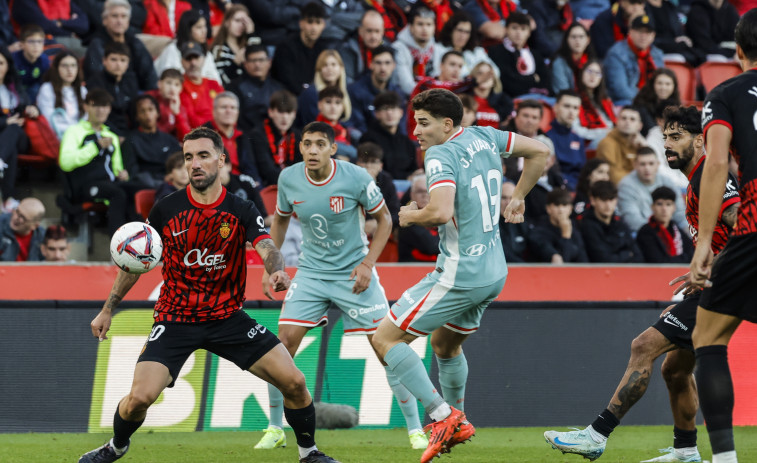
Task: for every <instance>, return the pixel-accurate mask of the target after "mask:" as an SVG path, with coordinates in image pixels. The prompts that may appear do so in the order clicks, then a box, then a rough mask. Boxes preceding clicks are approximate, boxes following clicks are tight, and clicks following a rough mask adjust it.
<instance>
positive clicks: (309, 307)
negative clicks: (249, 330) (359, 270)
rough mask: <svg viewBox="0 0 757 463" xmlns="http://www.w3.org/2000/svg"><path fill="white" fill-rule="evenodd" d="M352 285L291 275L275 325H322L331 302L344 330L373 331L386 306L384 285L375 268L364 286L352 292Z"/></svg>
mask: <svg viewBox="0 0 757 463" xmlns="http://www.w3.org/2000/svg"><path fill="white" fill-rule="evenodd" d="M354 285H355V280H319V279H315V278H312V277H302V278H298V276H297V275H295V277H294V280H292V285H291V286H290V287H289V290H288V291H287V293H286V296H285V297H284V304H283V306H282V308H281V315H280V316H279V325H297V326H305V327H307V328H315V327H316V326H325V325H326V324H328V310H329V306H330V305H331V303H332V302H333V303H334V304H336V305H337V307H339V308H340V309H341V310H342V320H343V321H344V334H347V335H350V334H373V333H374V332H375V331H376V328H378V326H379V323H381V320H383V319H384V317H385V316H386V312H387V311H388V310H389V302H387V300H386V294H384V288H383V287H382V286H381V283H379V279H378V275H377V274H376V271H375V270H374V271H373V276H372V278H371V284H370V286H368V289H366V290H365V291H363V292H362V293H360V294H352V287H353V286H354Z"/></svg>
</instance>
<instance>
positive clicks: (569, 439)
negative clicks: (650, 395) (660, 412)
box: [544, 327, 675, 461]
mask: <svg viewBox="0 0 757 463" xmlns="http://www.w3.org/2000/svg"><path fill="white" fill-rule="evenodd" d="M674 348H675V345H674V344H673V343H672V342H670V340H668V338H666V337H665V336H663V335H662V333H660V332H659V331H658V330H657V329H655V328H653V327H650V328H647V329H646V330H644V332H642V333H641V334H640V335H639V336H637V337H636V338H635V339H634V340H633V341H632V342H631V358H630V359H629V360H628V365H627V366H626V371H625V373H624V374H623V377H622V379H621V380H620V383H619V384H618V387H617V388H616V390H615V393H614V394H613V396H612V398H611V399H610V403H609V404H608V406H607V408H606V409H604V410H603V411H602V412H601V413H600V414H599V415H598V416H597V418H596V419H595V420H594V422H592V423H591V425H589V426H588V427H586V428H585V429H581V430H578V431H569V432H558V431H547V432H545V433H544V438H545V439H546V440H547V442H549V443H550V444H551V445H552V447H553V448H555V449H558V450H560V451H562V452H563V453H576V454H579V455H583V456H584V457H586V458H588V459H589V460H592V461H593V460H596V459H597V458H599V457H600V456H601V455H602V453H603V452H604V449H605V446H606V444H607V438H608V437H610V434H611V433H612V432H613V430H614V429H615V427H616V426H618V425H619V424H620V420H621V419H623V417H624V416H625V415H626V413H627V412H628V410H630V409H631V407H632V406H633V405H634V404H636V402H638V401H639V399H641V398H642V397H643V396H644V393H645V392H646V391H647V387H648V386H649V380H650V377H651V375H652V368H653V363H654V361H655V359H657V357H659V356H660V355H662V354H664V353H665V352H668V351H669V350H671V349H674Z"/></svg>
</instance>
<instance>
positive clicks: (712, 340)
mask: <svg viewBox="0 0 757 463" xmlns="http://www.w3.org/2000/svg"><path fill="white" fill-rule="evenodd" d="M734 35H735V38H736V54H737V56H738V58H739V61H740V63H741V68H742V69H743V70H744V72H743V73H742V74H740V75H738V76H736V77H734V78H731V79H728V80H726V81H725V82H723V83H721V84H720V85H718V86H717V87H715V88H714V89H712V90H711V91H710V93H709V94H708V95H707V98H706V99H705V102H704V109H703V110H702V126H703V131H704V136H705V140H706V145H707V161H706V162H705V163H704V172H703V173H702V195H701V198H700V202H699V205H700V207H699V242H700V243H702V244H705V245H709V243H710V242H715V239H716V238H715V236H716V224H717V218H718V214H719V212H720V210H721V205H720V203H721V202H722V198H721V196H720V194H719V192H721V191H723V188H724V187H725V185H726V184H727V181H728V153H729V150H730V151H731V152H732V153H733V155H734V157H735V158H736V160H738V162H739V180H740V183H741V187H740V188H741V189H740V194H741V207H740V208H739V214H738V219H737V221H736V227H735V228H734V230H733V233H732V234H731V237H730V239H729V240H728V244H726V246H725V248H723V251H722V252H721V253H720V256H719V257H718V259H717V260H716V261H715V262H713V260H712V253H711V252H710V249H709V246H700V247H697V249H696V250H695V252H694V257H693V258H692V260H691V267H690V270H691V271H690V273H691V277H690V279H691V284H692V285H694V286H697V287H705V286H706V287H705V288H704V291H703V292H702V297H701V300H700V301H699V307H698V308H697V326H696V328H694V333H693V334H692V338H693V342H694V348H695V349H696V357H697V371H696V378H697V386H698V387H699V401H700V402H701V404H702V414H703V415H704V421H705V423H706V424H707V433H708V434H709V437H710V444H711V445H712V462H713V463H731V462H736V461H738V460H737V457H736V446H735V444H734V442H733V402H734V397H733V383H732V381H731V371H730V368H729V366H728V343H729V342H730V340H731V336H733V333H734V332H735V331H736V328H738V326H739V324H741V321H742V320H746V321H749V322H752V323H757V308H755V304H754V301H755V297H756V296H757V285H755V281H757V218H756V215H757V153H755V147H757V130H755V114H757V91H756V89H757V9H754V8H753V9H751V10H749V11H747V12H746V13H744V15H743V16H742V17H741V19H739V22H738V24H737V25H736V30H735V32H734Z"/></svg>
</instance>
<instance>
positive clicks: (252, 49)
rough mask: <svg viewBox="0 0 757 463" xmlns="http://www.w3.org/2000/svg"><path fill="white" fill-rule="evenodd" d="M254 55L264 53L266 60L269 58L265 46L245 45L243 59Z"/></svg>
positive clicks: (257, 44)
mask: <svg viewBox="0 0 757 463" xmlns="http://www.w3.org/2000/svg"><path fill="white" fill-rule="evenodd" d="M254 53H265V56H266V58H268V57H270V55H269V54H268V47H266V46H265V45H261V44H259V43H256V44H253V45H247V47H245V49H244V57H245V59H247V58H249V57H250V55H252V54H254Z"/></svg>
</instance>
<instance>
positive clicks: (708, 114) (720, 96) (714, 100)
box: [702, 86, 733, 140]
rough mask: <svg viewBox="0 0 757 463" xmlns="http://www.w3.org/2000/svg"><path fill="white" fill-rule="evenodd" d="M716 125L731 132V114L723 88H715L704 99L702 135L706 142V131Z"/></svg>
mask: <svg viewBox="0 0 757 463" xmlns="http://www.w3.org/2000/svg"><path fill="white" fill-rule="evenodd" d="M716 124H720V125H724V126H726V127H728V130H730V131H731V132H733V114H731V110H730V108H729V105H728V104H727V98H726V96H725V90H724V87H723V86H717V87H715V88H714V89H712V90H711V91H710V93H709V94H707V98H705V102H704V106H703V107H702V133H703V134H704V138H705V140H707V130H709V128H710V127H712V126H713V125H716Z"/></svg>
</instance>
